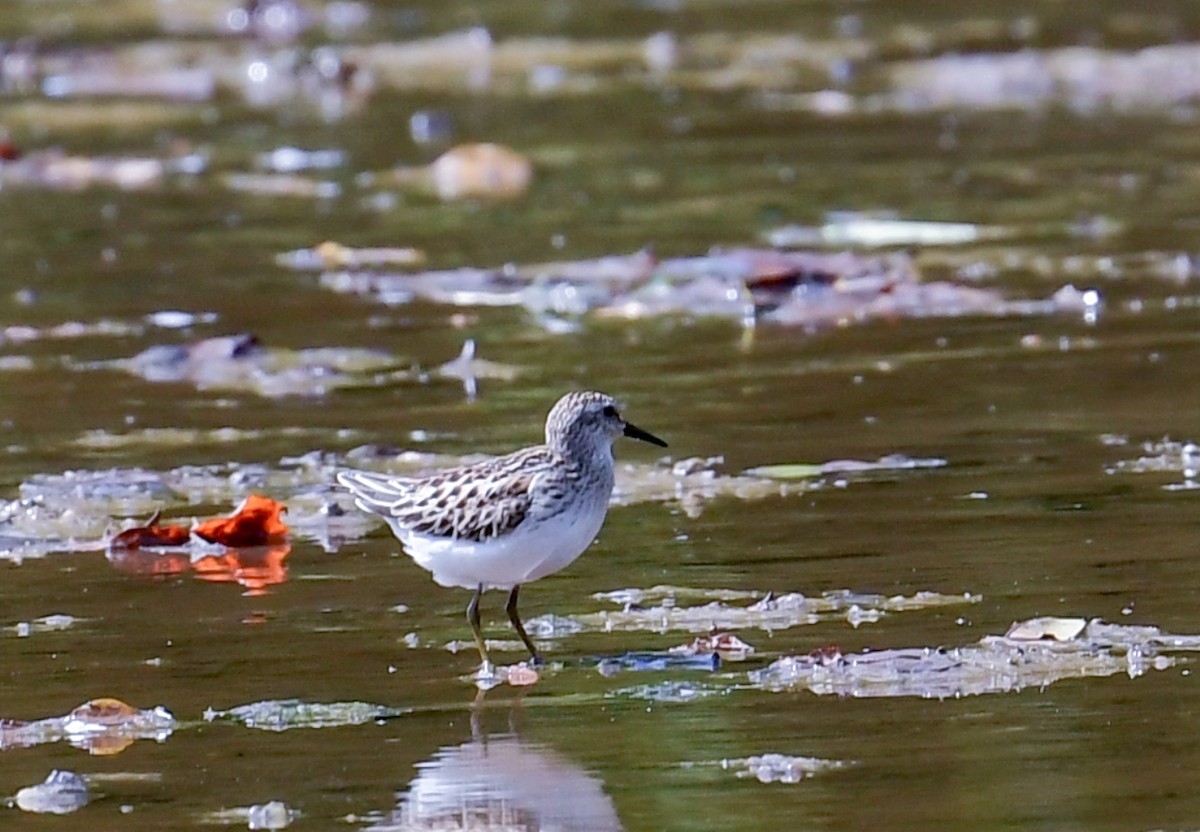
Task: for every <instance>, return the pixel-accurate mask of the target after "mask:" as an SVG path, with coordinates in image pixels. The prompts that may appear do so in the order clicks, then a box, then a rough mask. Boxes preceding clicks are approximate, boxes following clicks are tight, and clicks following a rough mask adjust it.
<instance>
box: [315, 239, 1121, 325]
mask: <svg viewBox="0 0 1200 832" xmlns="http://www.w3.org/2000/svg"><path fill="white" fill-rule="evenodd" d="M321 285H323V286H325V287H327V288H329V289H332V290H333V291H336V292H344V293H350V294H357V295H367V296H371V297H374V298H375V299H377V300H378V301H380V302H382V303H387V304H401V303H409V302H411V301H412V300H413V299H415V298H423V299H426V300H430V301H433V302H436V303H448V304H453V305H457V306H501V305H503V306H523V307H525V308H526V309H527V310H529V311H530V313H531V314H532V315H533V317H534V319H535V320H541V321H551V322H553V321H558V320H560V318H559V317H558V316H564V315H567V316H574V317H578V316H581V315H584V314H587V313H593V314H596V315H599V316H603V317H609V318H621V319H639V318H646V317H654V316H660V315H682V316H687V317H693V318H699V317H718V318H727V319H731V320H734V321H737V322H740V323H741V324H743V325H746V326H751V325H754V324H755V323H757V322H759V321H762V322H771V323H778V324H783V325H787V326H831V325H838V324H844V323H852V322H858V321H863V320H867V319H871V318H880V317H884V318H892V317H918V318H925V317H938V316H959V315H991V316H1003V315H1022V316H1029V315H1049V314H1055V313H1058V312H1078V311H1083V310H1084V309H1085V308H1087V307H1088V306H1089V303H1088V299H1089V298H1093V295H1086V296H1085V293H1083V292H1079V291H1078V290H1076V291H1074V292H1068V291H1065V289H1064V290H1060V291H1059V292H1057V293H1055V294H1054V295H1053V296H1051V297H1050V298H1047V299H1044V300H1022V299H1017V300H1009V299H1006V298H1005V297H1004V295H1003V294H1001V293H1000V292H999V291H997V290H994V289H984V288H979V287H977V286H971V285H966V284H960V283H951V282H946V281H934V282H922V281H921V280H920V278H919V276H918V274H917V269H916V265H915V263H914V262H913V260H912V258H911V257H910V256H909V255H907V254H904V253H901V252H895V253H891V254H887V255H885V256H879V257H868V256H864V255H860V254H856V253H854V252H849V251H845V252H835V253H825V252H811V251H780V250H777V249H755V248H734V249H727V250H714V251H713V252H711V253H709V254H706V255H702V256H698V257H676V258H670V259H666V260H658V259H657V258H655V257H654V256H653V254H651V253H649V252H647V251H642V252H637V253H635V254H633V255H625V256H621V257H607V258H600V259H598V260H583V261H577V262H566V263H543V264H537V265H532V266H519V265H517V266H506V267H502V268H494V269H480V268H460V269H451V270H443V271H426V272H415V273H411V274H387V273H369V272H362V271H344V270H343V271H329V272H326V273H325V274H323V275H322V276H321ZM1090 291H1093V293H1094V290H1090ZM1094 300H1095V303H1092V304H1091V307H1098V306H1099V294H1098V293H1094Z"/></svg>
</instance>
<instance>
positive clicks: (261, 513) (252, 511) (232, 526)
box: [192, 494, 289, 547]
mask: <svg viewBox="0 0 1200 832" xmlns="http://www.w3.org/2000/svg"><path fill="white" fill-rule="evenodd" d="M283 511H284V506H283V505H282V504H281V503H277V502H275V501H274V500H272V499H271V498H270V497H260V496H259V495H257V494H251V495H250V496H249V497H247V498H246V499H245V501H244V502H243V503H242V504H241V505H240V506H238V509H237V511H235V512H234V513H233V514H231V515H229V516H228V517H216V518H214V519H212V520H205V521H204V522H203V523H201V524H200V525H198V526H196V528H194V529H192V532H193V533H194V534H195V535H196V536H197V537H202V538H204V539H205V540H207V541H208V542H209V543H221V544H224V545H225V546H235V547H236V546H265V545H267V544H270V543H283V542H284V541H285V540H286V539H287V534H288V531H289V530H288V527H287V524H285V523H284V522H283V521H282V520H281V519H280V518H279V515H280V514H281V513H283Z"/></svg>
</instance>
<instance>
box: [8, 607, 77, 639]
mask: <svg viewBox="0 0 1200 832" xmlns="http://www.w3.org/2000/svg"><path fill="white" fill-rule="evenodd" d="M85 620H86V619H83V618H76V617H75V616H73V615H63V614H61V613H57V614H53V615H43V616H41V617H40V618H35V619H33V620H32V621H20V622H18V623H16V624H13V625H11V626H10V627H9V628H8V629H10V630H12V631H13V632H14V633H16V635H17V636H18V637H20V638H27V637H29V636H31V635H34V634H35V633H57V632H61V631H63V630H69V629H70V628H71V627H74V626H75V625H76V624H78V623H79V622H81V621H85Z"/></svg>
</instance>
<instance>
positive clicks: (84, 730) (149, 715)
mask: <svg viewBox="0 0 1200 832" xmlns="http://www.w3.org/2000/svg"><path fill="white" fill-rule="evenodd" d="M175 727H176V722H175V717H173V716H172V715H171V712H170V711H168V710H167V709H166V708H163V707H162V706H159V707H156V708H153V709H151V710H148V711H144V710H139V709H137V708H134V707H133V706H132V705H127V704H126V703H124V702H122V701H121V700H119V699H110V698H102V699H93V700H91V701H89V702H85V703H84V704H82V705H80V706H79V707H78V708H76V709H75V710H73V711H71V713H69V714H67V715H66V716H60V717H50V718H48V719H40V720H37V721H36V722H21V721H18V720H12V719H4V720H0V749H3V748H28V747H30V746H34V745H41V744H43V743H48V742H61V741H63V740H66V741H67V742H69V743H70V744H71V745H73V746H75V747H76V748H80V749H83V750H85V751H87V752H88V753H90V754H95V755H102V756H105V755H111V754H117V753H120V752H121V751H124V750H125V749H126V748H128V747H129V746H130V745H132V744H133V742H134V741H135V740H139V739H152V740H154V741H156V742H163V741H164V740H166V739H167V737H169V736H170V735H171V733H172V732H173V731H174V730H175Z"/></svg>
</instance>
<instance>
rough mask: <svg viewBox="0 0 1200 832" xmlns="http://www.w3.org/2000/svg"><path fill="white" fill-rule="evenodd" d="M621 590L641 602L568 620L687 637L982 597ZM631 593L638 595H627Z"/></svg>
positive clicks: (871, 617) (866, 618) (878, 614)
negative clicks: (736, 598) (706, 596)
mask: <svg viewBox="0 0 1200 832" xmlns="http://www.w3.org/2000/svg"><path fill="white" fill-rule="evenodd" d="M621 592H622V595H620V596H616V597H625V598H628V597H639V598H641V601H639V602H627V603H624V609H622V610H619V611H610V610H603V611H601V612H595V613H585V614H581V615H575V616H572V618H573V619H574V620H575V621H576V622H577V623H578V624H580V625H582V626H583V627H584V628H586V629H587V630H591V631H601V632H614V631H622V632H625V631H636V630H649V631H652V632H657V633H665V632H668V631H672V630H682V631H684V632H690V633H710V632H713V631H721V630H742V629H751V628H753V629H759V630H765V631H767V632H771V631H774V630H786V629H789V628H791V627H799V626H803V625H806V624H815V623H817V622H820V621H828V620H831V619H843V620H846V621H849V622H850V623H851V624H853V625H854V626H857V625H859V624H862V623H866V622H873V621H878V620H879V619H880V618H882V617H883V616H884V615H886V614H887V613H892V612H902V611H909V610H919V609H929V608H935V607H943V606H949V605H957V604H976V603H979V601H980V600H982V598H981V596H979V595H972V594H970V593H964V594H962V595H942V594H941V593H937V592H918V593H916V594H914V595H895V596H891V597H888V596H884V595H872V594H866V593H856V592H851V591H849V590H841V591H831V592H825V593H822V594H821V595H819V596H816V597H808V596H805V595H801V594H800V593H795V592H794V593H787V594H785V595H779V596H776V595H774V594H772V593H766V594H765V595H764V594H762V593H759V594H757V596H752V597H758V598H759V600H757V601H755V603H753V604H750V605H749V606H745V607H735V606H730V605H728V604H726V603H724V602H722V601H710V602H709V603H707V604H700V605H697V606H680V604H679V601H680V599H683V598H687V597H689V593H692V592H697V590H687V589H683V588H676V587H655V588H653V589H650V590H637V591H635V590H622V591H621ZM634 592H637V593H639V594H638V595H632V594H630V593H634ZM607 597H608V598H609V599H611V598H612V597H614V596H613V595H611V594H610V595H608V596H607ZM691 597H695V596H691ZM655 600H658V601H661V603H659V604H658V605H657V606H649V607H648V606H644V604H646V603H650V602H653V601H655ZM535 621H536V619H535ZM532 625H533V623H532V622H531V626H532ZM539 626H540V622H539Z"/></svg>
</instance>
